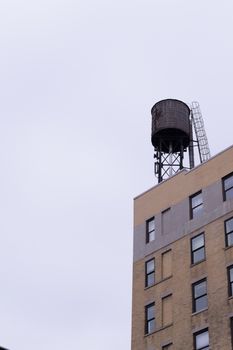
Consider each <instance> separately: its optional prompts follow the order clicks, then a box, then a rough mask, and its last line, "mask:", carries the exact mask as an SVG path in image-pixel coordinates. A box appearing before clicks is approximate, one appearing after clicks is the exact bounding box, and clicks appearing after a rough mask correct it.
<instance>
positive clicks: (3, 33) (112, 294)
mask: <svg viewBox="0 0 233 350" xmlns="http://www.w3.org/2000/svg"><path fill="white" fill-rule="evenodd" d="M232 31H233V2H232V1H231V0H221V2H219V1H213V0H211V1H210V0H204V1H203V0H195V1H193V0H190V1H187V0H143V1H142V0H141V1H139V0H114V1H113V0H56V1H55V0H40V1H39V0H38V1H33V0H21V1H20V0H2V1H1V2H0V47H1V55H0V187H1V188H0V213H1V214H0V247H1V254H0V281H1V293H0V344H1V345H2V346H5V347H8V348H9V349H10V350H32V349H33V350H51V349H54V350H55V349H56V350H63V349H64V348H65V349H69V350H79V349H80V350H81V349H82V350H109V349H111V350H119V349H121V350H129V349H130V337H131V335H130V332H131V270H132V238H133V235H132V220H133V197H134V196H136V195H137V194H139V193H141V192H142V191H144V190H146V189H147V188H149V187H151V186H153V185H154V184H155V183H156V180H155V179H154V175H153V148H152V146H151V144H150V127H151V116H150V109H151V107H152V105H153V104H154V103H155V102H157V101H158V100H160V99H163V98H169V97H171V98H177V99H181V100H183V101H184V102H186V103H190V102H191V101H193V100H197V101H199V103H200V105H201V109H202V113H203V117H204V120H205V126H206V132H207V135H208V138H209V144H210V148H211V153H212V155H214V154H216V153H218V152H219V151H221V150H223V149H224V148H226V147H228V146H230V145H231V144H232V143H233V138H232V127H233V121H232V118H233V112H232V101H233V89H232V82H233V64H232V62H233V40H232Z"/></svg>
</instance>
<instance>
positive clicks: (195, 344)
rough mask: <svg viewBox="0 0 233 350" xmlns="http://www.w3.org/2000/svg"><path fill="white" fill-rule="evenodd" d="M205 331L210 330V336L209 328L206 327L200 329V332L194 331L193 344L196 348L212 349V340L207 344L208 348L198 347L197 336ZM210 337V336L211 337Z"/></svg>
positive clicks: (200, 349)
mask: <svg viewBox="0 0 233 350" xmlns="http://www.w3.org/2000/svg"><path fill="white" fill-rule="evenodd" d="M205 332H208V337H210V335H209V329H208V328H204V329H201V330H200V331H198V332H195V333H193V345H194V350H206V349H207V350H210V341H209V344H208V345H207V346H208V348H207V347H206V346H204V347H201V348H197V336H198V335H200V334H202V333H205ZM209 339H210V338H209Z"/></svg>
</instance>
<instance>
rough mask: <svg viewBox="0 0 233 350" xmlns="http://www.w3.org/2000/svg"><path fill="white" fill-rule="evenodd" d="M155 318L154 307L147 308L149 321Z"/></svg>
mask: <svg viewBox="0 0 233 350" xmlns="http://www.w3.org/2000/svg"><path fill="white" fill-rule="evenodd" d="M154 317H155V310H154V305H152V306H149V307H148V308H147V319H148V320H150V319H152V318H154Z"/></svg>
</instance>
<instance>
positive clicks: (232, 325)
mask: <svg viewBox="0 0 233 350" xmlns="http://www.w3.org/2000/svg"><path fill="white" fill-rule="evenodd" d="M230 328H231V348H232V349H233V317H231V318H230Z"/></svg>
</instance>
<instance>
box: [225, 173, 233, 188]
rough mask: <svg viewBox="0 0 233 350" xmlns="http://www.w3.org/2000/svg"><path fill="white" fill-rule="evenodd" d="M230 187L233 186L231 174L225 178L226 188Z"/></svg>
mask: <svg viewBox="0 0 233 350" xmlns="http://www.w3.org/2000/svg"><path fill="white" fill-rule="evenodd" d="M230 187H233V176H230V177H228V178H227V179H225V180H224V189H225V190H228V189H229V188H230Z"/></svg>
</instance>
